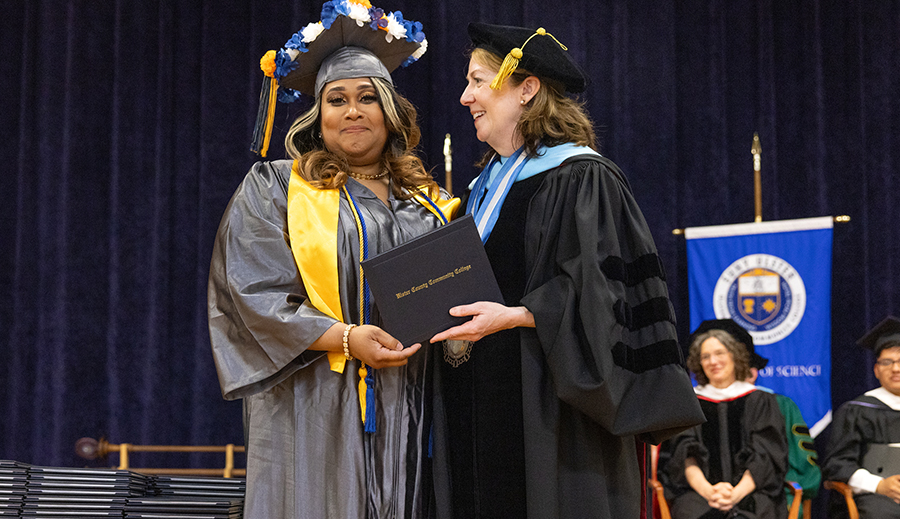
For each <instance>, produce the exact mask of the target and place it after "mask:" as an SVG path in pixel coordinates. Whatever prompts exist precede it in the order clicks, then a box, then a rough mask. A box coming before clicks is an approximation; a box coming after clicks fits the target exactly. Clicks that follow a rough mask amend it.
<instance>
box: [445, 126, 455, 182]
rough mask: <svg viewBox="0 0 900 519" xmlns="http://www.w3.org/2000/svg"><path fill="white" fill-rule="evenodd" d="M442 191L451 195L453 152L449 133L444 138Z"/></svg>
mask: <svg viewBox="0 0 900 519" xmlns="http://www.w3.org/2000/svg"><path fill="white" fill-rule="evenodd" d="M444 189H446V190H447V192H448V193H450V194H451V195H452V194H453V151H452V149H451V148H450V134H449V133H448V134H447V135H445V136H444Z"/></svg>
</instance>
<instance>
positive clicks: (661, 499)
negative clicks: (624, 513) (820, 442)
mask: <svg viewBox="0 0 900 519" xmlns="http://www.w3.org/2000/svg"><path fill="white" fill-rule="evenodd" d="M658 456H659V446H658V445H651V450H650V478H649V479H648V480H647V484H648V485H649V486H650V489H651V490H652V491H653V503H654V508H655V510H657V511H658V512H659V519H672V514H671V513H670V512H669V504H668V503H667V502H666V496H665V491H664V490H663V486H662V483H660V482H659V480H658V479H656V467H657V460H658ZM841 484H843V483H841ZM784 486H785V488H787V489H789V490H790V491H791V492H792V493H793V494H794V500H793V502H792V503H791V508H790V509H789V510H788V519H798V518H799V516H800V503H801V502H802V503H803V519H810V517H811V514H812V500H811V499H803V489H802V488H801V487H800V485H799V484H797V483H795V482H793V481H785V482H784ZM845 486H846V485H845ZM826 488H829V487H827V485H826ZM847 490H848V491H849V487H848V488H847ZM852 510H853V511H854V512H855V511H856V505H853V509H852ZM850 519H859V515H858V514H857V515H856V516H853V515H851V516H850Z"/></svg>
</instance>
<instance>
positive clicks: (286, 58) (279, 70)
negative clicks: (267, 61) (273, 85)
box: [275, 50, 300, 79]
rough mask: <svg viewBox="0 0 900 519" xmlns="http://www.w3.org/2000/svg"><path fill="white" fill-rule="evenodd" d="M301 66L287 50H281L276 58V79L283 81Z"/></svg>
mask: <svg viewBox="0 0 900 519" xmlns="http://www.w3.org/2000/svg"><path fill="white" fill-rule="evenodd" d="M299 66H300V64H299V63H297V62H296V61H294V58H293V57H292V56H291V55H290V54H289V53H288V52H287V51H286V50H280V51H278V54H276V56H275V77H276V78H278V79H281V78H283V77H284V76H286V75H288V74H290V73H291V71H292V70H294V69H296V68H297V67H299Z"/></svg>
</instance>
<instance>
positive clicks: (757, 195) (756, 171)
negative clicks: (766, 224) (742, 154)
mask: <svg viewBox="0 0 900 519" xmlns="http://www.w3.org/2000/svg"><path fill="white" fill-rule="evenodd" d="M750 152H751V153H753V202H754V203H753V208H754V210H755V212H756V217H755V218H754V219H753V221H755V222H761V221H762V177H761V175H760V164H761V163H762V159H761V155H762V145H761V144H760V143H759V134H758V133H756V132H753V147H752V148H750Z"/></svg>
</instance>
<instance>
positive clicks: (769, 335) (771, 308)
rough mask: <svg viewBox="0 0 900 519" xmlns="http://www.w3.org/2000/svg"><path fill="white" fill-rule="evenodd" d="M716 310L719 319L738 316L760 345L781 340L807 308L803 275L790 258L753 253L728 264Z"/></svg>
mask: <svg viewBox="0 0 900 519" xmlns="http://www.w3.org/2000/svg"><path fill="white" fill-rule="evenodd" d="M713 309H714V310H715V313H716V318H718V319H728V318H731V319H734V320H735V321H736V322H737V323H738V324H739V325H741V326H742V327H743V328H745V329H746V330H747V331H748V332H750V335H751V336H752V337H753V342H754V343H756V344H759V345H762V344H772V343H775V342H778V341H780V340H782V339H784V338H785V337H787V336H788V335H790V334H791V332H793V331H794V329H795V328H796V327H797V325H798V324H800V321H801V320H802V319H803V313H804V311H805V310H806V286H805V285H804V283H803V278H801V277H800V274H799V273H798V272H797V270H796V269H794V267H793V266H791V264H790V263H788V262H787V261H785V260H783V259H781V258H779V257H777V256H773V255H771V254H750V255H748V256H744V257H743V258H740V259H738V260H737V261H735V262H734V263H732V264H731V265H729V266H728V268H726V269H725V271H724V272H722V274H721V275H719V279H718V281H717V282H716V287H715V290H714V291H713Z"/></svg>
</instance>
